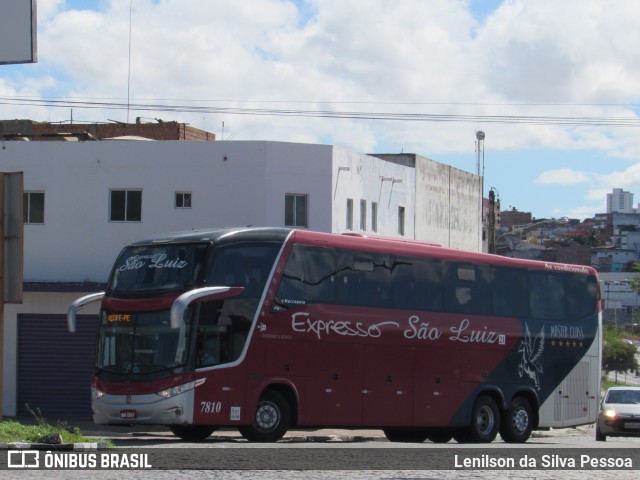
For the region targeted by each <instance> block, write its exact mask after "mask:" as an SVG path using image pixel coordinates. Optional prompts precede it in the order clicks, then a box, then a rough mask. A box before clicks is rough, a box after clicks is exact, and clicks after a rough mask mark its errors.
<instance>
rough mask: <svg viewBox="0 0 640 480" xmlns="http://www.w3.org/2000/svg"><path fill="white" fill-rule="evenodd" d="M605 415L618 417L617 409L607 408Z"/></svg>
mask: <svg viewBox="0 0 640 480" xmlns="http://www.w3.org/2000/svg"><path fill="white" fill-rule="evenodd" d="M604 416H605V417H607V418H616V411H615V410H612V409H608V410H605V412H604Z"/></svg>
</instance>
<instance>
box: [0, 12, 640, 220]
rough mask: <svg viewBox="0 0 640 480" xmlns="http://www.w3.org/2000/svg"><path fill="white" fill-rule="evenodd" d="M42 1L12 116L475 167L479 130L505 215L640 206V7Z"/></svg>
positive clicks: (14, 83)
mask: <svg viewBox="0 0 640 480" xmlns="http://www.w3.org/2000/svg"><path fill="white" fill-rule="evenodd" d="M37 4H38V62H37V63H36V64H23V65H0V119H13V118H29V119H32V120H38V121H51V122H65V121H66V122H68V121H69V120H70V118H71V116H73V119H74V121H86V122H103V121H110V120H114V121H131V122H133V121H135V118H136V117H141V118H142V120H143V121H155V120H154V119H156V118H162V119H164V120H177V121H180V122H186V123H190V124H191V125H193V126H194V127H197V128H202V129H205V130H209V131H213V132H215V133H216V134H217V135H218V138H219V139H220V138H222V137H223V138H224V140H274V141H291V142H309V143H327V144H334V145H338V146H340V147H344V148H347V149H350V150H354V151H357V152H365V153H367V152H378V153H399V152H405V153H406V152H411V153H418V154H420V155H423V156H426V157H429V158H432V159H434V160H437V161H440V162H443V163H447V164H450V165H453V166H455V167H457V168H460V169H462V170H466V171H469V172H473V173H476V171H477V154H476V131H478V130H481V131H483V132H485V135H486V137H485V140H484V155H483V156H482V155H481V157H483V158H484V161H481V162H480V163H481V167H480V169H481V170H484V173H485V195H486V193H487V191H488V189H489V188H492V187H493V188H494V189H495V190H496V191H497V192H498V195H499V198H500V200H501V204H502V207H503V209H509V208H517V209H518V210H521V211H530V212H532V213H533V215H534V216H535V217H537V218H543V217H547V218H548V217H555V218H559V217H563V216H568V217H571V218H585V217H590V216H592V215H593V214H595V213H600V212H603V211H605V200H606V193H608V192H611V190H612V188H614V187H619V188H623V189H625V190H628V191H631V192H632V193H634V194H636V199H635V202H636V203H638V202H640V118H639V114H640V50H639V48H638V46H639V45H640V28H638V25H640V4H639V3H638V2H637V0H562V1H558V0H504V1H499V0H295V1H294V0H244V1H242V0H100V1H91V0H86V1H84V0H83V1H81V0H77V1H70V0H67V1H64V0H38V2H37ZM1 14H2V6H1V5H0V15H1ZM130 27H131V28H130ZM130 34H131V35H130ZM223 125H224V127H223Z"/></svg>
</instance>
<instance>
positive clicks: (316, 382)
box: [306, 342, 363, 426]
mask: <svg viewBox="0 0 640 480" xmlns="http://www.w3.org/2000/svg"><path fill="white" fill-rule="evenodd" d="M362 370H363V345H362V344H344V343H333V342H314V343H310V344H309V376H308V384H307V412H308V422H306V423H308V424H312V425H349V426H355V425H360V424H361V423H362Z"/></svg>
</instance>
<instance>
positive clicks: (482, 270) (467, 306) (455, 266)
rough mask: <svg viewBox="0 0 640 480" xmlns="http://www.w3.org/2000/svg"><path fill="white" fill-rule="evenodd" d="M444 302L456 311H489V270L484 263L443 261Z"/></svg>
mask: <svg viewBox="0 0 640 480" xmlns="http://www.w3.org/2000/svg"><path fill="white" fill-rule="evenodd" d="M445 272H446V275H445V288H444V290H445V295H444V299H445V304H446V306H447V310H450V311H452V312H457V313H469V314H476V315H482V314H488V313H490V312H491V300H492V299H491V292H490V289H489V286H490V284H491V270H490V268H489V267H488V266H485V265H475V266H474V265H471V264H466V263H459V262H445Z"/></svg>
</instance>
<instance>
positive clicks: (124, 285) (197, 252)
mask: <svg viewBox="0 0 640 480" xmlns="http://www.w3.org/2000/svg"><path fill="white" fill-rule="evenodd" d="M207 247H208V245H207V244H187V245H144V246H132V247H127V248H125V249H124V250H123V251H122V253H121V254H120V257H119V258H118V260H117V261H116V264H115V266H114V268H113V272H112V274H111V279H110V281H109V290H111V291H113V292H120V293H140V292H151V291H156V290H180V289H184V288H189V287H192V286H193V285H195V283H196V279H197V275H198V271H199V266H200V265H201V264H202V259H203V257H204V254H205V252H206V250H207Z"/></svg>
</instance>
